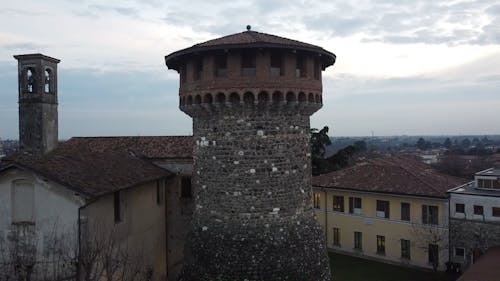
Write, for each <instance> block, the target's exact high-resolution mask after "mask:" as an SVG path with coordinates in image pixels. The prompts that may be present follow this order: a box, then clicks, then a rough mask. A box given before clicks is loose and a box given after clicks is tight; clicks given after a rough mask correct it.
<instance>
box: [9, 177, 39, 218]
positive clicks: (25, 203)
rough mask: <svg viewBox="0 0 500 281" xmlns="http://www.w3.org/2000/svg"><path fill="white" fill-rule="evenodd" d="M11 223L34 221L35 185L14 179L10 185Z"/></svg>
mask: <svg viewBox="0 0 500 281" xmlns="http://www.w3.org/2000/svg"><path fill="white" fill-rule="evenodd" d="M11 194H12V195H11V196H12V223H20V222H22V223H26V222H29V223H34V222H35V213H34V208H35V187H34V185H33V184H32V183H30V182H25V181H22V180H20V181H15V182H14V185H13V186H12V193H11Z"/></svg>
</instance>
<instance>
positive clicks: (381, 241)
mask: <svg viewBox="0 0 500 281" xmlns="http://www.w3.org/2000/svg"><path fill="white" fill-rule="evenodd" d="M377 254H379V255H385V236H382V235H377Z"/></svg>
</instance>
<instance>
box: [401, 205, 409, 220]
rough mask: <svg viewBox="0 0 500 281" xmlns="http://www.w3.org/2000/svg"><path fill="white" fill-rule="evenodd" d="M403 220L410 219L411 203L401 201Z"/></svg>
mask: <svg viewBox="0 0 500 281" xmlns="http://www.w3.org/2000/svg"><path fill="white" fill-rule="evenodd" d="M401 220H402V221H410V203H401Z"/></svg>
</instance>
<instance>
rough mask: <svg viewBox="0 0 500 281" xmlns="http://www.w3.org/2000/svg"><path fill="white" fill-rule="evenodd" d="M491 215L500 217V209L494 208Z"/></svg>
mask: <svg viewBox="0 0 500 281" xmlns="http://www.w3.org/2000/svg"><path fill="white" fill-rule="evenodd" d="M491 215H492V216H494V217H500V207H492V208H491Z"/></svg>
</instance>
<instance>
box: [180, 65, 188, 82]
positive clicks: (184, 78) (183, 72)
mask: <svg viewBox="0 0 500 281" xmlns="http://www.w3.org/2000/svg"><path fill="white" fill-rule="evenodd" d="M180 71H181V73H180V75H181V83H185V82H186V81H187V66H186V64H183V65H181V66H180Z"/></svg>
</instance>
